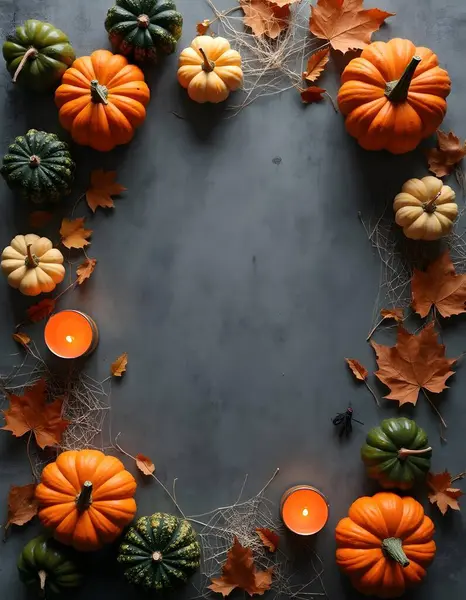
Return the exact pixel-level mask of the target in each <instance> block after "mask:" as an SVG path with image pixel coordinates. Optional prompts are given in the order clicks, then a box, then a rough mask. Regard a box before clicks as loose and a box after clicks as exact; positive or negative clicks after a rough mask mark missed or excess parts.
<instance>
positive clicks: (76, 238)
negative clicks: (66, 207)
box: [60, 217, 92, 248]
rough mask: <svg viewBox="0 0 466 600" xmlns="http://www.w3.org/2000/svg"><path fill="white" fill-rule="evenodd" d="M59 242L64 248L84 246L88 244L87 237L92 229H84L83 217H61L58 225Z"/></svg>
mask: <svg viewBox="0 0 466 600" xmlns="http://www.w3.org/2000/svg"><path fill="white" fill-rule="evenodd" d="M60 235H61V243H62V244H63V245H64V246H66V248H84V246H87V245H88V244H90V242H88V241H87V240H88V238H90V237H91V235H92V229H84V217H78V218H77V219H63V221H62V222H61V227H60Z"/></svg>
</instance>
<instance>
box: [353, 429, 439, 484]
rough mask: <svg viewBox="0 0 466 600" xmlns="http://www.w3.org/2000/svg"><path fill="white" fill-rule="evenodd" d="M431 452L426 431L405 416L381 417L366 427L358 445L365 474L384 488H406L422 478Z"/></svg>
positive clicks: (428, 464) (424, 476)
mask: <svg viewBox="0 0 466 600" xmlns="http://www.w3.org/2000/svg"><path fill="white" fill-rule="evenodd" d="M431 456H432V449H431V448H430V447H429V440H428V439H427V434H426V432H425V431H424V430H423V429H421V428H420V427H418V426H417V424H416V423H415V422H414V421H411V420H410V419H406V418H405V417H400V418H398V419H397V418H393V419H385V420H384V421H382V423H381V424H380V426H379V427H374V428H373V429H371V430H370V431H369V433H368V434H367V438H366V443H365V444H364V446H363V447H362V448H361V458H362V460H363V461H364V464H365V465H366V467H367V474H368V475H369V477H371V478H372V479H376V480H377V481H378V482H379V483H380V485H381V486H382V487H384V488H400V489H402V490H407V489H409V488H411V487H413V485H414V484H415V483H416V482H418V481H424V479H425V478H426V476H427V473H428V472H429V468H430V458H431Z"/></svg>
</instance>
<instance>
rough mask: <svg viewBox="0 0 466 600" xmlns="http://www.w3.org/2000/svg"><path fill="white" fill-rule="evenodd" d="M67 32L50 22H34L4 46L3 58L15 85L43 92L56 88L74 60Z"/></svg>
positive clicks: (22, 28)
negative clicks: (19, 84) (18, 84)
mask: <svg viewBox="0 0 466 600" xmlns="http://www.w3.org/2000/svg"><path fill="white" fill-rule="evenodd" d="M69 42H70V40H69V39H68V36H67V35H66V33H63V31H61V29H57V28H56V27H54V26H53V25H51V24H50V23H44V22H43V21H37V20H36V19H30V20H29V21H26V22H25V23H24V25H20V26H19V27H17V28H16V31H15V33H14V34H13V35H10V36H8V37H7V39H6V42H5V43H4V44H3V58H4V59H5V60H6V65H7V69H8V70H9V71H10V73H11V74H12V75H13V82H15V83H16V81H18V82H19V83H21V84H24V85H25V86H27V87H29V88H31V89H33V90H35V91H37V92H43V91H46V90H49V89H51V88H53V87H54V86H55V85H56V84H57V83H58V82H59V81H60V79H61V78H62V75H63V73H64V72H65V71H66V69H67V68H68V67H70V66H71V63H72V62H73V61H74V59H75V58H76V57H75V54H74V50H73V47H72V46H71V44H70V43H69Z"/></svg>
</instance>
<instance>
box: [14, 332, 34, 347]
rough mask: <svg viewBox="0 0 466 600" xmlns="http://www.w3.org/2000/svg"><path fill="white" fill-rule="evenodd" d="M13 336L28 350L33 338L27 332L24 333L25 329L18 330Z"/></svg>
mask: <svg viewBox="0 0 466 600" xmlns="http://www.w3.org/2000/svg"><path fill="white" fill-rule="evenodd" d="M11 337H12V338H13V339H14V340H15V342H18V344H21V346H23V348H25V349H26V350H27V349H28V344H29V343H30V342H31V338H30V337H29V336H28V334H27V333H24V332H23V331H18V332H17V333H12V334H11Z"/></svg>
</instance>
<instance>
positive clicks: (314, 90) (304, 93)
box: [301, 85, 327, 104]
mask: <svg viewBox="0 0 466 600" xmlns="http://www.w3.org/2000/svg"><path fill="white" fill-rule="evenodd" d="M326 91H327V90H324V89H323V88H320V87H317V86H316V85H312V86H311V87H308V88H306V89H305V90H301V100H302V101H303V102H304V104H313V103H314V102H321V101H322V100H323V99H324V96H323V94H325V92H326Z"/></svg>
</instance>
